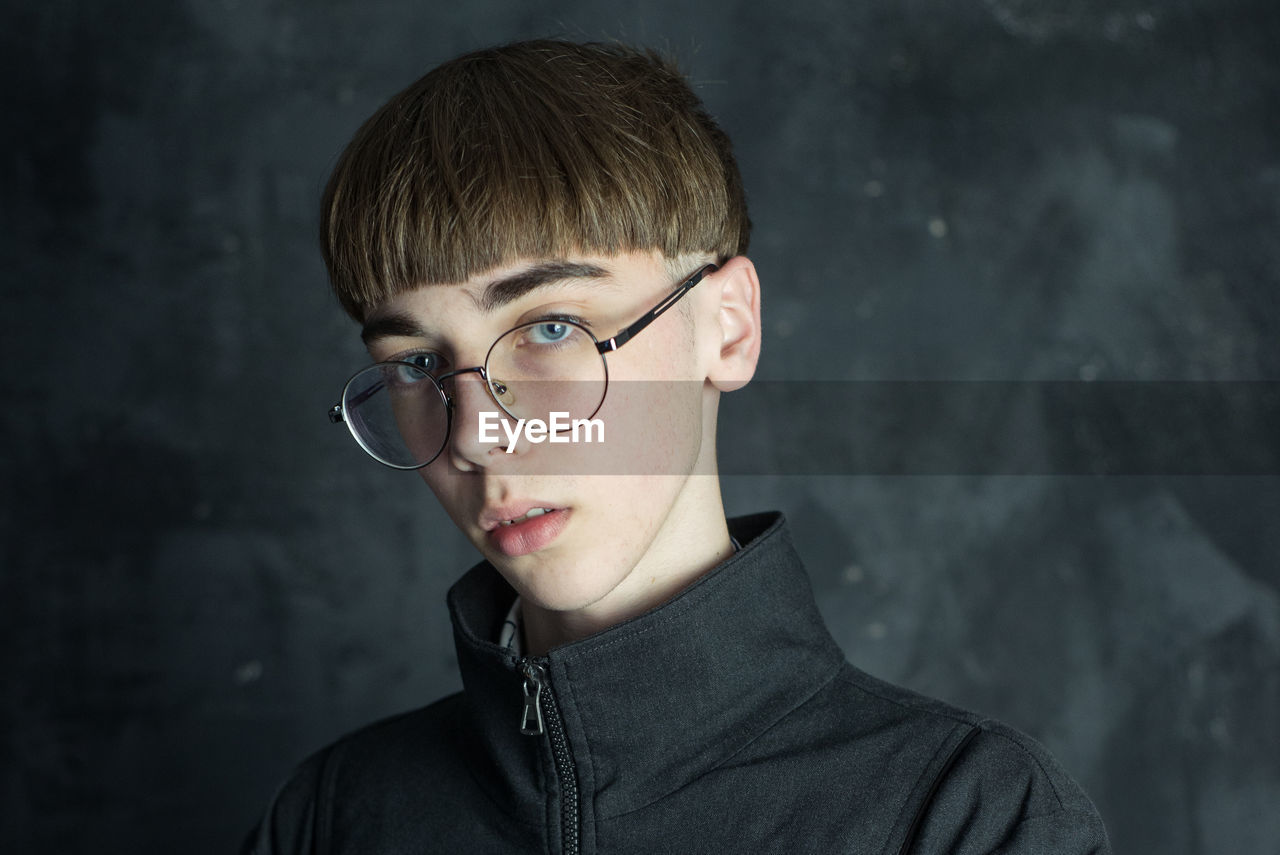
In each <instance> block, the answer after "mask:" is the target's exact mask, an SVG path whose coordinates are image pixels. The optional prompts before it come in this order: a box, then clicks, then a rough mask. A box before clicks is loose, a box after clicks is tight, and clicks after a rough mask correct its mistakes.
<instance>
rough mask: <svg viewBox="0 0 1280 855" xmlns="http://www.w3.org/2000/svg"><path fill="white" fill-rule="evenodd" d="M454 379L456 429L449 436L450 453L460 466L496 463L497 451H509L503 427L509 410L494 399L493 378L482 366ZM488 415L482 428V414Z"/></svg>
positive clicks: (508, 441) (460, 467)
mask: <svg viewBox="0 0 1280 855" xmlns="http://www.w3.org/2000/svg"><path fill="white" fill-rule="evenodd" d="M452 381H453V394H452V396H451V397H452V399H453V430H452V432H451V435H450V437H449V455H450V457H451V459H452V460H453V463H454V465H455V466H457V467H458V468H459V469H474V468H476V467H485V466H489V465H491V464H492V462H493V461H492V457H493V455H494V454H505V452H506V450H507V446H508V445H509V444H510V440H509V439H508V436H507V434H506V432H505V431H503V430H502V426H501V419H508V420H510V419H509V417H508V416H507V414H506V413H505V412H503V411H502V409H501V408H500V407H499V406H498V405H497V404H496V403H494V400H493V397H492V395H491V394H490V392H489V389H488V386H489V380H488V379H487V378H486V377H484V376H482V374H481V372H480V371H478V370H473V371H466V372H462V373H459V374H458V375H456V376H454V377H453V378H452ZM482 413H485V414H494V415H490V416H488V418H487V424H486V428H487V430H486V431H485V432H482V431H481V430H480V428H481V422H480V417H481V414H482Z"/></svg>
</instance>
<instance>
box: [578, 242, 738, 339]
mask: <svg viewBox="0 0 1280 855" xmlns="http://www.w3.org/2000/svg"><path fill="white" fill-rule="evenodd" d="M719 269H720V268H719V266H718V265H715V264H708V265H707V266H706V267H704V268H702V269H701V270H699V271H698V272H697V273H695V274H693V275H692V276H690V277H689V278H688V279H686V280H685V281H684V282H683V283H681V285H680V287H679V288H677V289H676V290H674V291H672V292H671V293H670V294H668V295H667V297H666V299H665V300H663V301H662V302H661V303H659V304H658V305H656V306H654V307H653V308H652V309H650V310H649V311H647V312H645V313H644V314H643V315H641V316H640V317H639V318H638V319H637V320H636V322H635V323H634V324H632V325H631V326H629V327H627V328H626V329H621V330H618V332H617V334H616V335H614V336H613V338H610V339H607V340H605V341H602V342H600V343H599V344H597V345H596V350H598V351H600V352H601V353H610V352H612V351H615V350H617V349H618V348H620V347H622V346H623V345H624V344H626V343H627V342H628V341H629V340H630V339H631V338H633V337H634V336H635V335H636V334H638V333H639V332H640V331H641V330H642V329H644V328H645V327H647V326H649V324H651V323H653V322H654V321H655V320H657V318H658V315H661V314H662V313H663V312H665V311H666V310H667V309H670V308H671V307H672V306H674V305H675V304H676V302H677V301H678V300H679V299H680V298H681V297H683V296H684V295H685V294H688V293H689V291H690V289H692V288H693V286H694V285H697V284H698V283H699V282H701V281H702V279H703V277H705V276H706V275H707V274H709V273H714V272H716V271H717V270H719Z"/></svg>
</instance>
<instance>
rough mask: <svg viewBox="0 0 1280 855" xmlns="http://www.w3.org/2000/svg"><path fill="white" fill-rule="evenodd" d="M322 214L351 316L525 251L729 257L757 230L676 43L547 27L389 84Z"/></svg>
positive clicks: (726, 147) (337, 285) (725, 141)
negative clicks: (535, 35) (390, 93)
mask: <svg viewBox="0 0 1280 855" xmlns="http://www.w3.org/2000/svg"><path fill="white" fill-rule="evenodd" d="M320 214H321V215H320V243H321V251H322V253H323V255H324V260H325V264H326V266H327V267H328V270H329V277H330V280H331V282H332V284H333V288H334V290H335V292H336V293H337V296H338V299H339V300H340V301H341V303H342V306H343V308H344V309H346V311H347V313H348V314H350V315H351V316H352V317H353V318H355V319H356V320H357V321H363V320H364V317H365V314H366V313H367V312H368V310H369V309H370V308H371V307H373V306H375V305H377V304H378V303H380V302H382V301H384V300H387V299H389V298H391V297H393V296H395V295H396V294H399V293H401V292H403V291H406V290H409V289H412V288H416V287H418V286H420V285H428V284H440V283H451V282H462V281H465V280H467V279H469V278H471V277H472V276H474V275H476V274H477V273H481V272H483V271H485V270H489V269H492V268H495V267H498V266H500V265H504V264H509V263H511V262H514V261H516V260H518V259H523V258H537V259H552V258H563V257H565V256H567V255H569V254H573V253H581V254H601V255H615V254H618V253H622V252H629V251H653V250H657V251H658V252H660V253H661V254H662V256H663V257H664V259H665V260H666V261H667V262H669V263H670V262H672V261H673V260H676V259H680V258H682V257H684V256H693V255H699V256H703V257H708V256H710V257H712V258H713V260H716V261H723V260H724V259H727V258H731V257H733V256H735V255H739V254H742V253H744V252H745V251H746V249H747V240H748V236H749V234H750V230H751V223H750V220H749V218H748V216H747V207H746V200H745V197H744V194H743V189H742V179H741V176H740V175H739V172H738V166H737V163H736V162H735V161H734V158H733V152H732V149H731V146H730V143H729V138H728V136H726V135H725V133H724V132H723V131H722V130H721V129H720V127H719V126H718V125H717V124H716V123H715V121H714V120H713V119H712V118H711V116H710V115H708V113H707V111H706V109H705V108H704V107H703V105H702V102H701V101H700V100H699V99H698V97H697V96H696V95H695V94H694V93H693V90H692V89H691V88H690V85H689V83H688V81H687V80H686V79H685V78H684V76H683V75H682V74H681V73H680V72H679V71H678V70H677V68H676V66H675V65H674V63H673V62H672V61H670V60H668V59H665V58H663V57H662V56H660V55H659V54H657V53H656V52H653V51H648V50H640V49H636V48H631V47H626V46H624V45H617V44H596V43H591V44H578V43H572V42H562V41H550V40H540V41H529V42H518V43H515V44H509V45H504V46H501V47H496V48H490V49H487V50H481V51H476V52H474V53H469V54H466V55H464V56H460V57H458V58H456V59H453V60H450V61H449V62H446V63H445V64H443V65H441V66H439V67H438V68H435V69H434V70H432V71H431V72H429V73H428V74H427V75H426V76H425V77H423V78H422V79H420V80H418V81H417V82H416V83H414V84H412V85H411V86H409V87H408V88H407V89H405V90H404V91H402V92H400V93H399V94H397V95H395V96H394V97H393V98H392V99H391V100H390V101H388V102H387V103H386V104H385V105H383V106H382V107H381V108H380V109H379V110H378V111H377V112H376V113H374V114H373V116H371V117H370V118H369V120H368V121H366V122H365V123H364V125H362V126H361V128H360V130H359V131H357V133H356V135H355V137H354V138H353V139H352V141H351V143H350V144H349V145H348V146H347V148H346V150H345V151H344V152H343V154H342V156H341V157H340V158H339V160H338V163H337V165H336V167H335V168H334V171H333V174H332V176H331V177H330V179H329V182H328V185H327V187H326V188H325V193H324V198H323V201H322V203H321V212H320ZM669 266H670V265H669Z"/></svg>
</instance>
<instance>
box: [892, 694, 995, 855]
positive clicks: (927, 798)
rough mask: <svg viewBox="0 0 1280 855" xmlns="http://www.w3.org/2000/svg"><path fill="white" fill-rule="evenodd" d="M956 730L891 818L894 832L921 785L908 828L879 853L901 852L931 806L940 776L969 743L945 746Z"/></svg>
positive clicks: (938, 750)
mask: <svg viewBox="0 0 1280 855" xmlns="http://www.w3.org/2000/svg"><path fill="white" fill-rule="evenodd" d="M873 694H874V692H873ZM877 696H878V695H877ZM886 700H892V699H886ZM901 705H902V707H905V705H906V704H901ZM952 721H955V719H952ZM959 723H960V724H968V726H969V727H970V728H972V732H973V731H978V730H980V728H978V727H977V726H975V724H973V723H972V722H959ZM956 730H957V728H955V727H952V728H951V731H950V732H947V739H945V740H942V744H941V745H938V747H937V750H934V751H933V755H932V756H929V762H928V763H927V764H925V767H924V769H925V771H924V772H922V773H920V774H919V776H918V777H916V778H915V783H914V785H913V786H911V792H910V794H908V796H906V799H905V800H904V801H902V804H901V805H900V806H899V809H897V815H896V817H895V818H893V826H892V828H893V829H895V831H897V829H900V828H901V826H902V822H904V818H905V817H906V811H908V809H909V808H910V806H911V801H913V796H914V795H915V794H916V792H919V791H920V787H922V785H924V786H925V790H924V800H923V801H920V804H919V805H918V806H916V808H915V814H914V815H913V817H911V820H910V822H908V826H906V828H901V833H900V835H895V837H892V838H890V840H887V841H884V847H883V849H882V850H881V852H890V851H893V850H895V847H896V850H897V851H899V852H902V846H904V845H906V843H908V842H909V841H908V836H910V835H911V833H913V832H914V829H915V820H916V819H920V818H923V814H924V811H925V810H927V809H928V806H929V804H931V803H932V801H933V796H934V795H936V794H937V791H936V786H941V778H942V776H945V774H946V773H947V772H950V771H951V767H952V765H954V760H955V759H957V758H955V756H954V755H955V753H956V750H957V749H959V747H961V746H964V745H965V742H968V741H969V740H968V739H961V741H960V742H957V744H956V745H947V742H948V741H950V737H951V736H952V735H954V733H955V732H956ZM943 751H946V753H947V759H946V760H943V762H942V765H940V767H937V768H936V769H934V763H936V762H937V759H938V758H940V756H941V755H942V753H943ZM929 769H934V771H933V772H932V774H931V773H929ZM911 842H914V841H911ZM906 851H908V852H910V850H906Z"/></svg>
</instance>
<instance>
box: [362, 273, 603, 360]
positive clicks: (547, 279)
mask: <svg viewBox="0 0 1280 855" xmlns="http://www.w3.org/2000/svg"><path fill="white" fill-rule="evenodd" d="M609 277H610V274H609V271H608V270H606V269H605V268H603V267H601V266H599V265H597V264H583V263H576V262H570V261H545V262H542V263H541V264H535V265H533V266H532V267H527V268H525V269H524V270H521V271H520V272H518V273H513V274H512V275H510V276H504V277H503V278H501V279H495V280H493V281H492V282H490V283H489V284H488V285H486V286H485V288H484V291H483V292H481V294H480V296H479V297H475V296H473V297H472V298H471V299H472V302H473V303H474V304H475V306H476V308H478V309H479V310H480V311H482V312H485V313H486V314H487V313H489V312H493V311H495V310H496V309H500V308H502V307H503V306H505V305H507V304H508V303H511V302H514V301H516V300H518V299H520V298H521V297H523V296H525V295H526V294H529V293H531V292H533V291H536V290H538V289H539V288H546V287H547V286H549V285H559V284H564V283H569V282H583V281H587V280H590V281H599V280H601V279H608V278H609ZM393 336H405V337H411V338H425V337H426V332H425V331H424V330H423V328H422V326H421V325H420V324H419V323H418V322H417V321H415V320H414V319H413V318H412V317H411V316H409V315H408V314H405V313H399V312H398V313H396V314H392V315H385V316H383V317H380V318H374V319H372V320H370V321H369V322H368V323H366V324H365V325H364V328H363V329H361V330H360V339H361V341H363V342H364V343H365V344H368V343H369V342H371V341H373V340H374V339H379V338H390V337H393Z"/></svg>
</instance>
